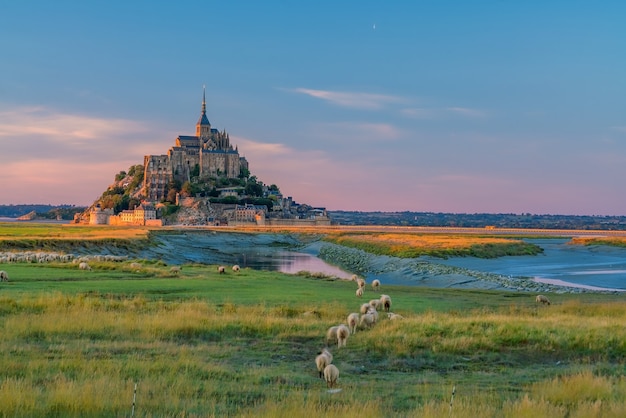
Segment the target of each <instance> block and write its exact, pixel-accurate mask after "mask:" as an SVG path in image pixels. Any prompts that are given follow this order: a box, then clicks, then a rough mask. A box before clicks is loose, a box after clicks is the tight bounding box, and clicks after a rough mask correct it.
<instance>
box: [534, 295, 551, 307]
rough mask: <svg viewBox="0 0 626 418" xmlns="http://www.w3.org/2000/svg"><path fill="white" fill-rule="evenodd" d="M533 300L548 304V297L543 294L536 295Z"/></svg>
mask: <svg viewBox="0 0 626 418" xmlns="http://www.w3.org/2000/svg"><path fill="white" fill-rule="evenodd" d="M535 302H537V303H542V304H544V305H550V299H548V298H547V297H546V296H544V295H537V297H536V298H535Z"/></svg>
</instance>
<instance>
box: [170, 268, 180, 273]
mask: <svg viewBox="0 0 626 418" xmlns="http://www.w3.org/2000/svg"><path fill="white" fill-rule="evenodd" d="M170 273H172V274H179V273H180V266H172V267H171V268H170Z"/></svg>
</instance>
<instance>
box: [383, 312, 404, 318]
mask: <svg viewBox="0 0 626 418" xmlns="http://www.w3.org/2000/svg"><path fill="white" fill-rule="evenodd" d="M387 318H389V319H391V320H394V319H404V317H403V316H402V315H400V314H397V313H392V312H389V313H388V314H387Z"/></svg>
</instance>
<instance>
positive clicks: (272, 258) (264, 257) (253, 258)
mask: <svg viewBox="0 0 626 418" xmlns="http://www.w3.org/2000/svg"><path fill="white" fill-rule="evenodd" d="M237 259H238V260H237V262H238V263H239V265H241V266H242V267H250V268H252V269H256V270H267V271H280V272H281V273H287V274H296V273H298V272H301V271H306V272H309V273H320V274H324V275H326V276H333V277H339V278H342V279H349V278H350V277H351V276H352V273H348V272H346V271H344V270H342V269H340V268H339V267H336V266H333V265H331V264H328V263H326V262H324V261H323V260H321V259H319V258H317V257H315V256H313V255H309V254H304V253H297V252H293V251H272V252H263V251H254V252H252V251H251V252H243V253H241V255H239V256H238V257H237Z"/></svg>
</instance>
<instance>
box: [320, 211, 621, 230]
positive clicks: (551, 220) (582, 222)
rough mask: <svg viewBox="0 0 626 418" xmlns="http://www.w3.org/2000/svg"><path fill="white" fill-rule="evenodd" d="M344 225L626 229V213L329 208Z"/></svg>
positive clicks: (336, 220) (330, 214) (332, 216)
mask: <svg viewBox="0 0 626 418" xmlns="http://www.w3.org/2000/svg"><path fill="white" fill-rule="evenodd" d="M328 214H329V216H330V218H331V220H332V221H333V222H334V223H337V224H340V225H390V226H434V227H465V228H486V227H496V228H540V229H583V230H585V229H597V230H626V216H591V215H534V214H530V213H522V214H513V213H498V214H491V213H474V214H464V213H435V212H358V211H329V212H328Z"/></svg>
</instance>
